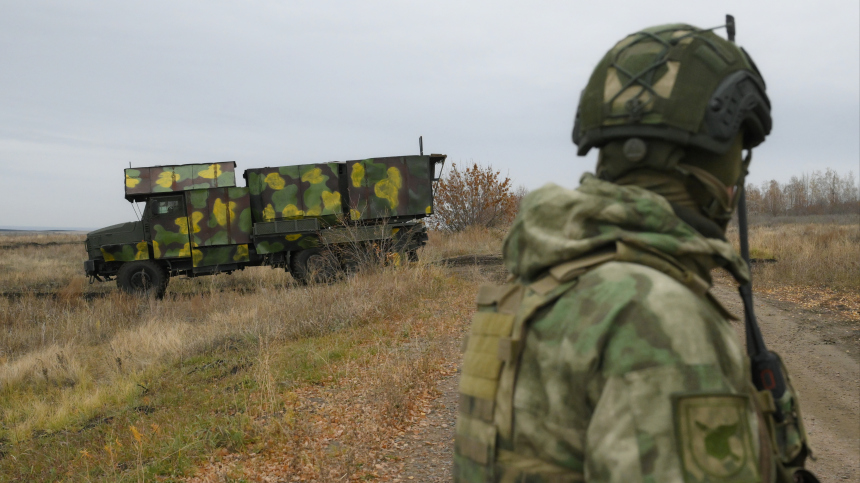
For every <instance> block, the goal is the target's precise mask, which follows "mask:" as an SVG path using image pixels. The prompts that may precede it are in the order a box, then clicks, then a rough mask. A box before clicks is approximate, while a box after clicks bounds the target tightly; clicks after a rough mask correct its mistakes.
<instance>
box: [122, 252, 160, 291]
mask: <svg viewBox="0 0 860 483" xmlns="http://www.w3.org/2000/svg"><path fill="white" fill-rule="evenodd" d="M169 280H170V275H169V274H168V273H167V270H165V269H164V267H162V266H161V265H159V264H157V263H155V262H153V261H151V260H138V261H135V262H128V263H124V264H123V265H122V266H121V267H119V271H118V272H117V274H116V286H117V287H119V288H120V289H122V290H123V291H125V292H126V293H129V294H131V295H138V296H144V297H152V296H154V297H156V298H162V297H164V292H165V290H167V282H168V281H169Z"/></svg>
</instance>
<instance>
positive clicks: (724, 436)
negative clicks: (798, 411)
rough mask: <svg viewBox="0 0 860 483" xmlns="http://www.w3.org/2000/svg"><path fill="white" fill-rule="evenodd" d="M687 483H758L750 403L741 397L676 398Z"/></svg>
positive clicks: (677, 418)
mask: <svg viewBox="0 0 860 483" xmlns="http://www.w3.org/2000/svg"><path fill="white" fill-rule="evenodd" d="M672 403H673V410H674V413H675V415H674V419H675V431H676V433H677V438H678V452H679V457H680V459H681V466H682V468H683V471H684V481H685V483H758V482H759V481H761V478H760V476H759V471H758V455H757V454H756V451H755V449H754V446H753V440H752V431H751V429H750V417H751V416H750V411H749V400H748V397H747V396H745V395H740V394H725V393H718V394H707V393H704V394H703V393H696V394H680V395H675V396H673V401H672Z"/></svg>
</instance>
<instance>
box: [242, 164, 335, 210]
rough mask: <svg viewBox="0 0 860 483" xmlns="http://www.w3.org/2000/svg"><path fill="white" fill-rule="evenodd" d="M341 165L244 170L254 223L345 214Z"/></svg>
mask: <svg viewBox="0 0 860 483" xmlns="http://www.w3.org/2000/svg"><path fill="white" fill-rule="evenodd" d="M344 168H345V167H344V165H343V163H324V164H303V165H297V166H281V167H277V168H259V169H248V170H245V177H246V179H247V182H248V189H249V191H250V193H251V212H252V213H253V219H254V222H268V221H275V220H284V219H286V220H294V219H300V218H305V217H319V218H322V219H329V220H331V221H334V220H335V219H337V217H338V216H340V215H342V214H343V213H344V208H343V202H344V200H343V197H342V194H341V193H342V192H343V190H342V188H343V186H342V185H343V183H344V182H343V172H344Z"/></svg>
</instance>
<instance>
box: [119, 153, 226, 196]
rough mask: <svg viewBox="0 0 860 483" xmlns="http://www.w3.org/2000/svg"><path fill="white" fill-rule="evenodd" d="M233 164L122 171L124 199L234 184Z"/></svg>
mask: <svg viewBox="0 0 860 483" xmlns="http://www.w3.org/2000/svg"><path fill="white" fill-rule="evenodd" d="M235 171H236V163H235V162H234V161H225V162H221V163H211V164H183V165H176V166H153V167H148V168H128V169H126V170H125V199H127V200H129V201H140V200H144V199H146V198H147V197H148V196H149V195H151V194H157V193H171V192H181V191H188V190H196V189H204V188H229V187H234V186H236V173H235Z"/></svg>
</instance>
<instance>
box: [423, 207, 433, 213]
mask: <svg viewBox="0 0 860 483" xmlns="http://www.w3.org/2000/svg"><path fill="white" fill-rule="evenodd" d="M424 213H427V214H428V215H430V214H432V213H433V207H432V206H428V207H427V208H424Z"/></svg>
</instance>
